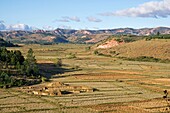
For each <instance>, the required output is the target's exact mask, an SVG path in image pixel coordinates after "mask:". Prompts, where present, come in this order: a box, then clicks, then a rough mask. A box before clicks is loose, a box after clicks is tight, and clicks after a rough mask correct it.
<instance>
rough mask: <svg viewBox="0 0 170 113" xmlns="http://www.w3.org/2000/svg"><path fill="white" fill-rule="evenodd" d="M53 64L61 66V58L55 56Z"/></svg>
mask: <svg viewBox="0 0 170 113" xmlns="http://www.w3.org/2000/svg"><path fill="white" fill-rule="evenodd" d="M55 65H56V66H57V67H61V66H62V60H61V59H60V58H57V59H56V63H55Z"/></svg>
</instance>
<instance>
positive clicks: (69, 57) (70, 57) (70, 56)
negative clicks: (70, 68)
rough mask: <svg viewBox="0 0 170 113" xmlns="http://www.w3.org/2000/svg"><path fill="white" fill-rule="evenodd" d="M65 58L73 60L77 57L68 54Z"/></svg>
mask: <svg viewBox="0 0 170 113" xmlns="http://www.w3.org/2000/svg"><path fill="white" fill-rule="evenodd" d="M66 58H68V59H73V58H77V57H76V55H75V54H74V53H69V54H68V55H66Z"/></svg>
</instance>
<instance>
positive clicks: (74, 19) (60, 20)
mask: <svg viewBox="0 0 170 113" xmlns="http://www.w3.org/2000/svg"><path fill="white" fill-rule="evenodd" d="M56 21H59V22H70V21H75V22H80V18H79V17H77V16H73V17H68V16H64V17H62V18H61V19H57V20H55V21H54V22H56Z"/></svg>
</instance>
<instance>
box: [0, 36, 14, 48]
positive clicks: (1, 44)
mask: <svg viewBox="0 0 170 113" xmlns="http://www.w3.org/2000/svg"><path fill="white" fill-rule="evenodd" d="M16 46H17V45H14V44H13V43H10V42H6V41H5V40H3V39H1V38H0V47H16Z"/></svg>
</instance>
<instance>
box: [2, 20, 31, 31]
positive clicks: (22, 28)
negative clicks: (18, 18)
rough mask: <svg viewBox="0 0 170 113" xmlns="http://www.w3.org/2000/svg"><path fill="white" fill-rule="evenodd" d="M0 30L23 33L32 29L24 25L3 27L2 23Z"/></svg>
mask: <svg viewBox="0 0 170 113" xmlns="http://www.w3.org/2000/svg"><path fill="white" fill-rule="evenodd" d="M0 30H2V31H4V30H6V31H10V30H23V31H31V30H33V27H31V26H28V25H26V24H14V25H5V24H3V23H2V22H1V23H0Z"/></svg>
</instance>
